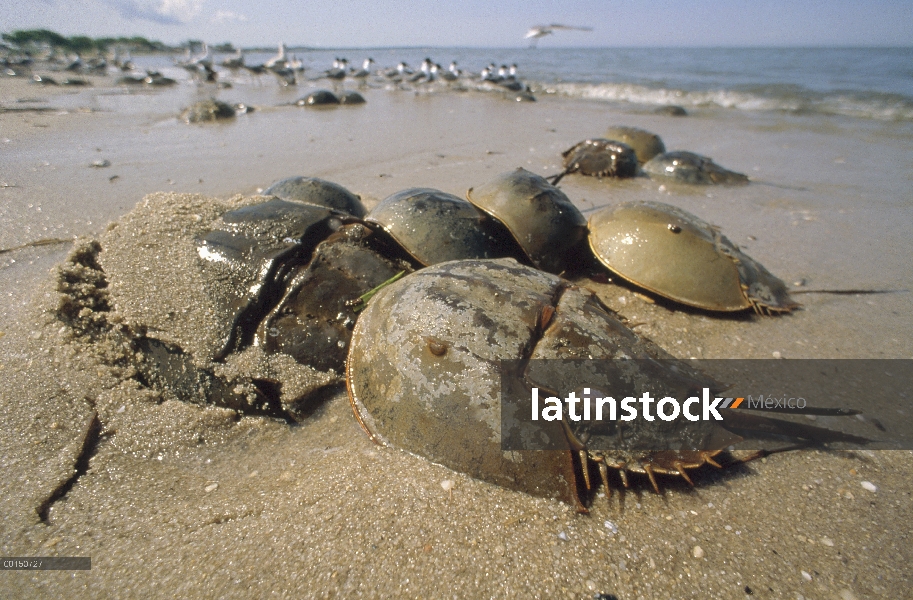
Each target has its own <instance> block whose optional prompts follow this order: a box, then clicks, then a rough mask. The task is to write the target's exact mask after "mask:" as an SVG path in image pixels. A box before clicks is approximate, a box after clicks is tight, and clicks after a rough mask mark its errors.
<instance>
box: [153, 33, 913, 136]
mask: <svg viewBox="0 0 913 600" xmlns="http://www.w3.org/2000/svg"><path fill="white" fill-rule="evenodd" d="M289 53H290V54H294V55H295V56H297V57H298V58H299V59H301V60H302V62H303V64H304V66H305V68H306V71H305V77H306V78H316V77H318V76H319V75H320V74H321V73H322V72H323V71H324V70H326V69H328V68H329V67H330V66H331V64H332V61H333V59H334V58H336V57H346V58H348V60H349V64H350V65H351V66H354V67H358V66H360V65H361V63H362V61H363V60H364V59H365V58H366V57H368V56H370V57H372V58H374V60H375V61H376V63H377V64H376V66H375V69H380V70H383V69H386V68H391V67H395V66H396V65H397V64H398V63H399V62H400V61H406V62H407V63H408V64H409V65H410V66H411V67H412V68H413V69H416V70H417V69H418V66H419V65H420V63H421V61H422V60H423V59H424V58H425V57H429V58H431V59H432V60H433V61H434V62H437V63H439V64H440V65H442V66H443V68H447V66H448V65H449V64H450V62H451V61H456V62H457V63H458V67H459V68H460V69H461V70H463V71H464V72H465V74H466V77H465V78H464V80H463V81H464V85H466V86H468V87H472V86H473V85H474V84H473V82H472V80H471V79H470V77H469V76H478V74H479V72H480V71H481V70H482V69H483V68H484V67H485V66H486V65H488V64H490V63H493V64H495V65H498V66H500V65H511V64H517V65H518V68H519V70H518V75H519V77H520V78H521V79H522V80H523V81H524V82H525V83H527V84H528V85H529V86H530V88H531V89H532V91H533V92H534V93H536V94H551V95H555V96H565V97H569V98H580V99H589V100H594V101H600V102H606V103H611V104H616V105H634V106H636V107H641V108H650V107H656V106H662V105H668V104H677V105H680V106H683V107H684V108H686V109H689V108H692V109H693V108H700V109H702V110H703V109H717V108H720V109H729V110H738V111H751V112H759V111H760V112H780V113H790V114H798V115H816V114H820V115H839V116H845V117H852V118H861V119H872V120H877V121H906V122H913V48H679V49H676V48H653V49H651V48H522V49H505V48H489V49H486V48H365V49H357V48H355V49H353V48H346V49H325V50H323V49H322V50H311V49H300V48H299V49H289ZM271 56H272V54H271V53H264V52H250V53H246V54H245V61H246V63H247V64H248V65H256V64H260V63H263V62H264V61H266V60H268V59H269V58H270V57H271ZM222 58H223V56H222V55H217V56H216V57H215V60H216V63H217V64H218V63H219V62H220V61H221V60H222ZM135 62H136V63H138V65H139V66H149V67H155V68H159V69H161V68H167V67H171V66H173V63H172V59H171V57H164V56H151V57H137V58H136V59H135ZM177 71H179V72H181V71H182V70H181V69H177ZM179 75H180V76H181V77H186V74H185V73H179ZM245 75H246V73H244V72H241V73H240V74H238V75H235V76H234V78H235V80H236V81H237V82H239V83H242V84H243V83H244V82H245V81H249V79H250V78H249V77H245ZM265 81H266V80H263V83H265ZM258 83H259V82H258Z"/></svg>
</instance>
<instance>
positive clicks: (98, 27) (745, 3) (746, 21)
mask: <svg viewBox="0 0 913 600" xmlns="http://www.w3.org/2000/svg"><path fill="white" fill-rule="evenodd" d="M550 23H560V24H564V25H574V26H586V27H592V28H593V30H592V31H559V32H556V33H555V34H554V35H551V36H548V37H546V38H544V39H542V40H540V42H539V46H540V47H546V46H549V47H677V46H713V47H719V46H723V47H726V46H730V47H739V46H913V0H869V1H866V0H831V1H824V0H716V1H711V0H652V1H649V0H575V1H574V2H569V1H562V2H559V1H558V0H500V1H498V0H460V1H458V2H448V1H446V0H443V1H442V0H374V1H365V0H319V1H318V0H0V32H10V31H13V30H16V29H38V28H44V29H51V30H53V31H57V32H58V33H61V34H64V35H67V36H71V35H88V36H91V37H107V36H122V35H125V36H132V35H141V36H144V37H146V38H149V39H153V40H160V41H162V42H165V43H167V44H174V45H176V44H179V43H181V42H184V41H186V40H188V39H198V40H204V41H207V42H209V43H222V42H231V43H233V44H235V45H236V46H242V47H249V46H273V45H275V44H278V43H279V42H285V43H286V44H288V45H290V46H293V45H302V46H312V47H323V48H353V47H360V48H365V47H377V46H381V47H384V46H386V47H401V46H441V47H447V46H468V47H524V46H526V45H527V41H526V40H524V38H523V36H524V34H525V33H526V31H527V30H528V29H529V28H530V27H532V26H534V25H544V24H550Z"/></svg>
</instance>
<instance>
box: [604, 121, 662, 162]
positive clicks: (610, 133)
mask: <svg viewBox="0 0 913 600" xmlns="http://www.w3.org/2000/svg"><path fill="white" fill-rule="evenodd" d="M605 136H606V138H608V139H610V140H618V141H619V142H624V143H625V144H627V145H628V146H630V147H631V148H632V149H633V150H634V154H636V155H637V161H638V162H639V163H641V164H643V163H645V162H647V161H648V160H650V159H651V158H653V157H654V156H656V155H657V154H662V153H663V152H665V151H666V145H665V144H663V141H662V139H660V137H659V136H658V135H656V134H655V133H650V132H649V131H646V130H643V129H639V128H637V127H623V126H617V127H609V128H608V129H607V130H606V132H605Z"/></svg>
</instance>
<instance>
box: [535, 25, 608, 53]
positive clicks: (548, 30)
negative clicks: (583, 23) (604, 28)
mask: <svg viewBox="0 0 913 600" xmlns="http://www.w3.org/2000/svg"><path fill="white" fill-rule="evenodd" d="M565 30H575V31H593V28H592V27H577V26H575V25H559V24H558V23H552V24H551V25H536V26H535V27H530V29H529V31H527V32H526V35H525V36H523V37H524V39H527V40H532V41H531V42H530V44H529V47H530V48H535V47H536V43H537V42H538V41H539V38H543V37H545V36H547V35H551V34H553V33H555V31H565Z"/></svg>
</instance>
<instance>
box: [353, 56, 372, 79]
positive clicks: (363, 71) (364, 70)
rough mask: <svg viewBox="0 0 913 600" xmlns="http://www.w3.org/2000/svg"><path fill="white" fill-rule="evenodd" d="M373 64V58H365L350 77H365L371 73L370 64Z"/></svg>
mask: <svg viewBox="0 0 913 600" xmlns="http://www.w3.org/2000/svg"><path fill="white" fill-rule="evenodd" d="M373 64H374V59H373V58H371V57H368V58H366V59H365V62H363V63H362V64H361V68H360V69H359V70H357V71H355V72H354V73H352V77H354V78H355V79H367V77H368V76H369V75H370V74H371V65H373Z"/></svg>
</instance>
